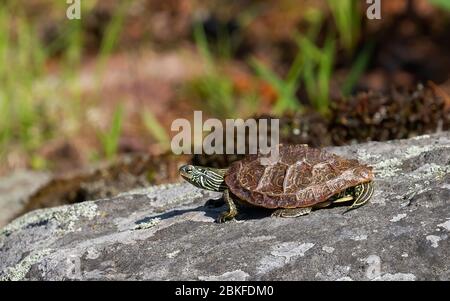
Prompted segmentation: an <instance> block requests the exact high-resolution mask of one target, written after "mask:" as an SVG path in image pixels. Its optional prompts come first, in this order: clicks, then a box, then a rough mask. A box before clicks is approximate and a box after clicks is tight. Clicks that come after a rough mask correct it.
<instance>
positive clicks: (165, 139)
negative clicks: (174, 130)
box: [141, 110, 170, 150]
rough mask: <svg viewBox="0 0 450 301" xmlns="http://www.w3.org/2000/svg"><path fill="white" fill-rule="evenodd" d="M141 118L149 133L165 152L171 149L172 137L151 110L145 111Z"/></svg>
mask: <svg viewBox="0 0 450 301" xmlns="http://www.w3.org/2000/svg"><path fill="white" fill-rule="evenodd" d="M141 114H142V115H141V118H142V121H143V123H144V126H145V128H146V129H147V131H148V132H149V133H150V134H151V135H152V136H153V137H154V138H155V139H156V141H157V142H158V144H159V146H160V147H161V148H162V149H163V150H168V149H170V137H169V135H168V134H167V131H166V129H165V128H164V127H163V126H162V125H161V123H160V122H159V121H158V119H157V118H156V116H155V115H154V114H153V113H152V112H151V111H150V110H144V111H142V113H141Z"/></svg>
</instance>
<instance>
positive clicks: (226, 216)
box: [216, 211, 236, 224]
mask: <svg viewBox="0 0 450 301" xmlns="http://www.w3.org/2000/svg"><path fill="white" fill-rule="evenodd" d="M235 216H236V213H234V212H229V211H226V212H223V213H221V214H220V215H219V217H218V218H217V219H216V222H217V223H219V224H222V223H225V222H227V221H231V220H233V219H234V217H235Z"/></svg>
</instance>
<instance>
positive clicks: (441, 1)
mask: <svg viewBox="0 0 450 301" xmlns="http://www.w3.org/2000/svg"><path fill="white" fill-rule="evenodd" d="M429 1H430V3H431V4H433V5H435V6H437V7H440V8H442V9H445V10H447V11H450V1H448V0H429Z"/></svg>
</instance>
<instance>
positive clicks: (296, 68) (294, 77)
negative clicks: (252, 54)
mask: <svg viewBox="0 0 450 301" xmlns="http://www.w3.org/2000/svg"><path fill="white" fill-rule="evenodd" d="M250 64H251V65H252V66H253V68H254V70H255V72H256V74H257V75H258V76H259V77H260V78H261V79H263V80H264V81H266V82H267V83H268V84H270V85H271V86H272V87H273V88H274V89H275V90H276V92H277V96H278V97H277V99H276V102H275V106H274V107H273V112H274V113H275V114H282V113H284V112H286V111H294V112H295V111H297V110H299V109H300V108H301V106H300V102H299V101H298V99H297V96H296V93H297V90H298V87H299V85H300V75H301V72H302V57H301V53H300V52H299V53H298V55H297V56H296V58H295V59H294V62H293V63H292V65H291V67H290V69H289V72H288V74H287V76H286V78H284V79H283V78H281V77H280V76H278V74H277V73H276V72H275V71H273V70H271V69H270V68H269V67H267V66H266V65H264V64H263V63H262V62H260V61H258V60H257V59H254V58H253V59H252V60H251V62H250Z"/></svg>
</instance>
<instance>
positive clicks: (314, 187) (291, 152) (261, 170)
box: [225, 144, 373, 208]
mask: <svg viewBox="0 0 450 301" xmlns="http://www.w3.org/2000/svg"><path fill="white" fill-rule="evenodd" d="M265 157H268V156H264V155H261V154H258V155H249V156H247V157H245V158H244V159H243V160H240V161H237V162H234V163H233V164H232V165H231V166H230V168H229V169H228V171H227V173H226V175H225V183H226V184H227V186H228V187H229V189H230V191H231V192H232V193H233V194H234V195H236V196H237V197H239V198H240V199H241V200H244V201H247V202H248V203H250V204H253V205H256V206H260V207H265V208H298V207H310V206H313V205H315V204H318V203H321V202H324V201H326V200H327V199H328V198H330V197H331V196H333V195H335V194H337V193H339V192H341V191H343V190H345V189H347V188H350V187H353V186H356V185H358V184H361V183H365V182H369V181H371V180H372V179H373V172H372V168H371V167H369V166H366V165H362V164H360V163H359V162H358V161H357V160H351V159H346V158H343V157H340V156H338V155H335V154H332V153H329V152H326V151H324V150H320V149H315V148H310V147H308V146H307V145H303V144H302V145H279V156H278V160H277V161H276V162H274V163H272V164H271V165H263V164H262V163H261V159H262V158H265Z"/></svg>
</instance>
